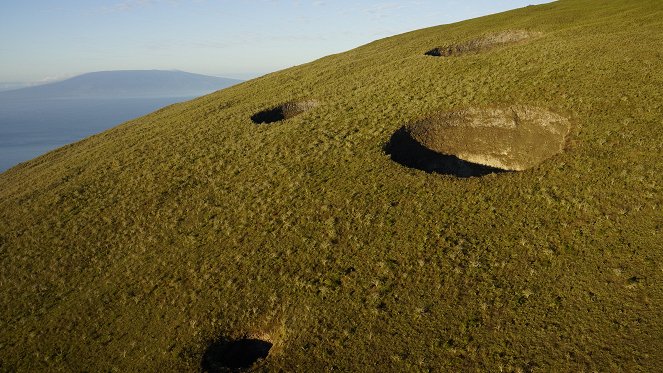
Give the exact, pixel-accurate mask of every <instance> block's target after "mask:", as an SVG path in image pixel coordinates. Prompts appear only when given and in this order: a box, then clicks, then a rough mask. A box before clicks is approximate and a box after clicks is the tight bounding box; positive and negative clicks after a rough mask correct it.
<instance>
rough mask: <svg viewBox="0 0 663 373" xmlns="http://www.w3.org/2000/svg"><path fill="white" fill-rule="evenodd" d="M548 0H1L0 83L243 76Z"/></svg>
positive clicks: (246, 76) (547, 0) (259, 73)
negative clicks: (169, 74)
mask: <svg viewBox="0 0 663 373" xmlns="http://www.w3.org/2000/svg"><path fill="white" fill-rule="evenodd" d="M547 2H550V0H394V1H376V0H357V1H348V0H336V1H332V0H105V1H104V0H59V1H54V0H13V1H12V0H0V35H2V36H1V37H0V82H27V81H31V82H35V81H42V80H49V79H54V78H63V77H68V76H73V75H78V74H82V73H86V72H92V71H100V70H139V69H163V70H183V71H188V72H194V73H200V74H209V75H217V76H227V77H239V78H248V77H252V76H256V75H261V74H264V73H267V72H270V71H275V70H279V69H282V68H286V67H290V66H294V65H298V64H302V63H305V62H309V61H312V60H314V59H317V58H320V57H323V56H325V55H328V54H332V53H338V52H342V51H345V50H348V49H352V48H355V47H357V46H359V45H362V44H365V43H368V42H371V41H373V40H376V39H380V38H384V37H387V36H391V35H395V34H399V33H403V32H407V31H411V30H416V29H420V28H424V27H428V26H435V25H440V24H445V23H452V22H456V21H460V20H464V19H468V18H474V17H478V16H482V15H486V14H492V13H498V12H501V11H505V10H508V9H514V8H520V7H524V6H527V5H530V4H542V3H547Z"/></svg>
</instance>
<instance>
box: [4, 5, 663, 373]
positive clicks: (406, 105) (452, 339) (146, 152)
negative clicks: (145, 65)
mask: <svg viewBox="0 0 663 373" xmlns="http://www.w3.org/2000/svg"><path fill="white" fill-rule="evenodd" d="M510 30H512V31H514V32H516V31H517V32H519V33H522V32H525V31H526V32H527V33H529V34H532V35H537V36H536V37H534V38H530V39H528V40H520V41H518V42H515V43H506V44H505V43H499V44H497V45H493V46H492V47H491V48H483V46H484V45H485V43H483V42H482V43H477V42H472V40H488V39H489V38H490V36H487V35H502V34H500V33H503V32H505V31H510ZM487 38H488V39H487ZM454 45H459V46H463V47H462V48H460V47H458V48H455V47H454V48H451V49H449V48H447V49H440V50H453V51H455V52H454V53H455V55H450V56H447V57H445V56H429V55H426V54H425V53H426V52H427V51H430V50H432V49H434V48H440V47H445V46H454ZM468 45H481V46H482V49H481V50H477V51H474V52H473V53H466V54H458V53H456V52H457V51H460V50H463V51H464V50H465V46H468ZM662 57H663V2H660V1H658V0H612V1H598V0H560V1H558V2H555V3H551V4H547V5H541V6H531V7H527V8H524V9H519V10H515V11H511V12H507V13H502V14H497V15H493V16H488V17H483V18H479V19H474V20H469V21H465V22H461V23H457V24H452V25H446V26H440V27H433V28H429V29H424V30H419V31H414V32H410V33H407V34H403V35H398V36H394V37H390V38H387V39H383V40H379V41H376V42H373V43H371V44H368V45H366V46H363V47H360V48H357V49H355V50H352V51H349V52H346V53H342V54H337V55H332V56H329V57H326V58H322V59H320V60H318V61H315V62H312V63H309V64H306V65H302V66H298V67H294V68H291V69H288V70H284V71H280V72H277V73H273V74H270V75H267V76H264V77H262V78H259V79H255V80H252V81H249V82H245V83H243V84H240V85H237V86H234V87H231V88H228V89H225V90H222V91H219V92H216V93H214V94H211V95H208V96H205V97H202V98H199V99H196V100H193V101H190V102H187V103H183V104H176V105H173V106H170V107H167V108H165V109H162V110H160V111H158V112H155V113H153V114H150V115H148V116H145V117H142V118H138V119H136V120H134V121H131V122H128V123H125V124H123V125H121V126H118V127H116V128H114V129H112V130H109V131H107V132H104V133H102V134H99V135H96V136H93V137H91V138H88V139H86V140H84V141H81V142H79V143H76V144H73V145H70V146H66V147H64V148H61V149H58V150H56V151H54V152H51V153H48V154H46V155H44V156H42V157H39V158H37V159H35V160H33V161H30V162H27V163H26V164H23V165H20V166H18V167H16V168H13V169H11V170H9V171H7V172H5V173H3V174H1V175H0V264H1V266H2V271H1V272H0V283H1V284H2V285H1V287H0V299H1V301H0V315H2V316H1V317H0V370H15V369H16V370H21V371H37V370H58V369H62V370H88V371H106V370H112V369H115V370H118V371H157V370H164V371H181V370H185V371H186V370H188V371H196V370H198V369H200V368H201V367H202V368H205V369H213V368H214V367H215V364H214V361H210V359H212V360H213V359H214V356H215V353H214V351H216V350H215V349H216V348H217V347H218V346H224V341H227V340H233V339H238V338H254V339H260V340H263V341H266V342H269V343H271V344H272V346H271V350H270V351H269V355H268V357H267V358H266V359H264V360H260V361H259V362H258V363H257V364H256V365H254V368H255V369H257V370H269V371H272V370H274V371H277V370H279V369H283V370H285V371H320V370H331V369H334V370H340V371H404V370H407V371H444V370H450V371H458V370H481V371H484V370H486V371H499V370H504V371H522V372H526V371H560V370H562V371H661V370H663V308H661V307H660V305H661V304H663V287H662V286H661V284H662V283H663V250H662V246H663V244H662V243H663V213H662V211H663V190H662V189H663V176H662V172H663V119H662V118H663V91H662V90H661V87H663V59H662ZM309 100H314V101H315V102H316V103H317V106H314V107H313V105H311V106H312V107H311V108H307V109H309V110H308V111H306V112H304V113H301V114H299V115H297V116H292V117H289V119H287V120H283V121H278V122H273V123H271V124H255V123H254V122H253V121H252V120H251V117H252V116H254V115H255V114H257V113H259V112H260V111H262V110H268V109H271V108H274V107H276V106H277V105H280V104H284V103H291V102H298V101H304V102H313V101H309ZM513 105H525V106H528V107H534V108H539V109H541V110H546V111H550V112H552V113H555V115H560V116H564V117H565V118H566V119H567V120H568V121H569V123H570V126H571V130H570V132H569V134H568V138H567V139H566V145H565V150H564V152H562V153H560V154H557V155H555V156H553V157H552V158H549V159H547V160H545V161H543V162H542V163H540V164H539V165H537V166H536V167H533V168H530V169H527V170H525V171H522V172H504V173H490V174H488V175H486V176H483V177H469V178H457V177H454V176H453V175H445V174H440V173H427V172H424V171H421V170H417V169H411V168H408V167H405V166H403V165H401V164H399V163H397V162H394V161H393V160H392V159H391V158H390V156H389V155H388V154H386V152H385V147H386V145H387V143H388V142H389V140H390V138H391V137H392V135H393V134H394V133H396V132H397V131H398V130H399V129H400V128H402V127H403V126H405V125H407V124H408V123H412V122H415V121H417V120H420V119H422V118H427V117H430V116H434V115H437V114H438V113H446V112H457V111H462V110H474V109H484V108H493V107H497V108H504V107H510V106H513ZM284 116H285V115H284ZM221 349H223V347H221Z"/></svg>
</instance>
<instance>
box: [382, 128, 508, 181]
mask: <svg viewBox="0 0 663 373" xmlns="http://www.w3.org/2000/svg"><path fill="white" fill-rule="evenodd" d="M384 150H385V152H386V153H387V154H388V155H389V156H390V157H391V159H392V160H393V161H394V162H396V163H399V164H401V165H403V166H405V167H410V168H414V169H417V170H421V171H426V172H428V173H439V174H444V175H452V176H456V177H463V178H464V177H475V176H485V175H488V174H494V173H501V172H508V171H507V170H503V169H501V168H497V167H491V166H486V165H482V164H478V163H472V162H468V161H464V160H462V159H460V158H458V157H456V156H453V155H446V154H440V153H438V152H435V151H433V150H431V149H428V148H427V147H425V146H423V145H421V144H420V143H419V142H417V141H416V140H415V139H413V138H412V137H411V136H410V134H409V133H408V132H407V130H406V129H405V127H401V128H400V129H399V130H398V131H396V132H395V133H394V134H393V135H392V136H391V139H389V143H388V144H387V145H386V146H385V149H384Z"/></svg>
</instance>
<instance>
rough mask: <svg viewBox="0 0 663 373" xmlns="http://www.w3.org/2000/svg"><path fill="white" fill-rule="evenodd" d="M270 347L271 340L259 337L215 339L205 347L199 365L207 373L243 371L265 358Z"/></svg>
mask: <svg viewBox="0 0 663 373" xmlns="http://www.w3.org/2000/svg"><path fill="white" fill-rule="evenodd" d="M271 348H272V343H271V342H268V341H263V340H261V339H253V338H245V339H237V340H232V341H229V340H221V341H217V342H214V343H212V344H211V345H210V346H209V347H207V350H206V351H205V353H204V354H203V358H202V361H201V363H200V367H201V368H202V370H203V371H204V372H209V373H216V372H238V371H243V370H245V369H248V368H251V367H252V366H253V365H254V364H256V363H257V362H258V361H260V360H261V359H265V358H266V357H267V356H268V355H269V350H270V349H271Z"/></svg>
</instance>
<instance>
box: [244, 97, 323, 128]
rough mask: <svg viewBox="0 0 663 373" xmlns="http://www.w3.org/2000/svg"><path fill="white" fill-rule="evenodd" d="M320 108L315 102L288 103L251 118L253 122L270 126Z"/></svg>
mask: <svg viewBox="0 0 663 373" xmlns="http://www.w3.org/2000/svg"><path fill="white" fill-rule="evenodd" d="M316 106H318V102H317V101H315V100H308V101H297V102H288V103H285V104H282V105H279V106H276V107H273V108H270V109H267V110H263V111H260V112H258V113H255V114H253V115H252V116H251V120H252V121H253V123H256V124H269V123H275V122H280V121H282V120H286V119H290V118H292V117H295V116H297V115H299V114H302V113H305V112H307V111H309V110H311V109H313V108H314V107H316Z"/></svg>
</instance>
